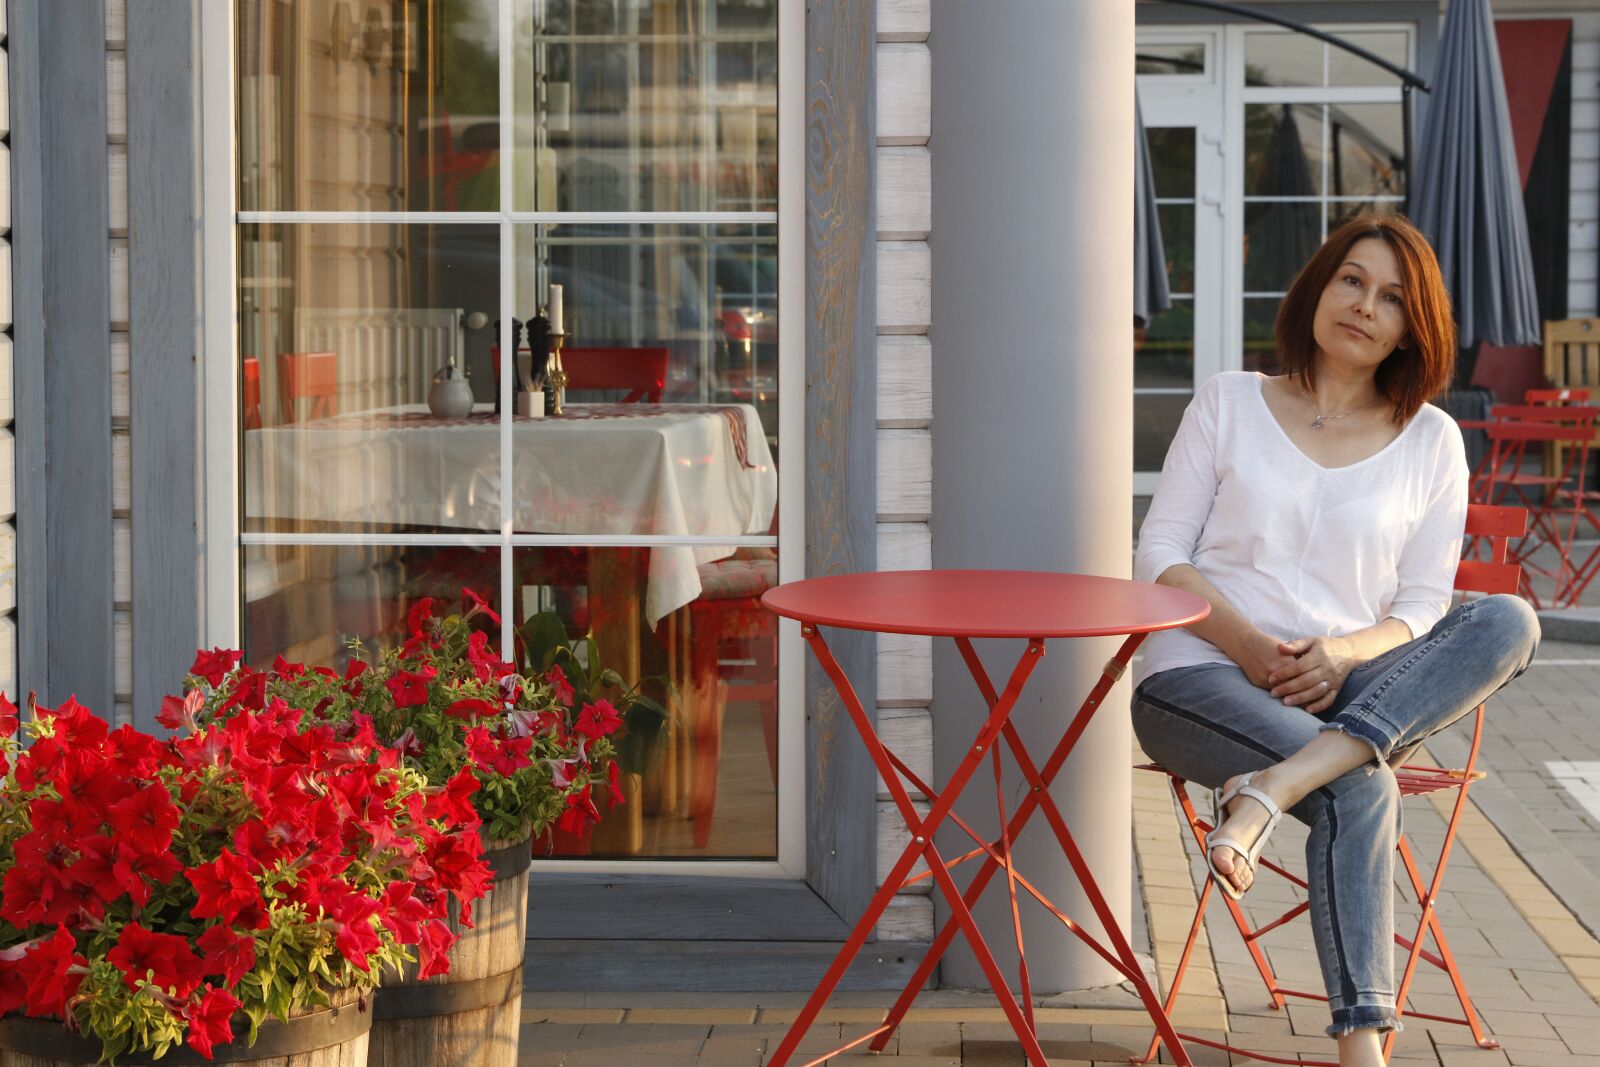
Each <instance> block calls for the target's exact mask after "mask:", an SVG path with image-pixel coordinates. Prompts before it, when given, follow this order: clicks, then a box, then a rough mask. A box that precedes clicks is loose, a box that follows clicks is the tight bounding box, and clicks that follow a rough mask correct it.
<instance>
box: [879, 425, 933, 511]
mask: <svg viewBox="0 0 1600 1067" xmlns="http://www.w3.org/2000/svg"><path fill="white" fill-rule="evenodd" d="M878 482H879V484H878V518H879V520H880V521H899V522H908V521H910V522H916V521H925V520H926V519H927V518H928V516H929V515H930V514H932V512H933V437H932V435H931V434H930V433H929V432H928V431H927V430H879V431H878Z"/></svg>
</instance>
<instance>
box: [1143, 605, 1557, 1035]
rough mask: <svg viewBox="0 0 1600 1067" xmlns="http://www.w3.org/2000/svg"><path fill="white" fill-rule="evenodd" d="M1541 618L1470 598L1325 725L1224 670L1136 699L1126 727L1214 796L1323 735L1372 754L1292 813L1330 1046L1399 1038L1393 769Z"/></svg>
mask: <svg viewBox="0 0 1600 1067" xmlns="http://www.w3.org/2000/svg"><path fill="white" fill-rule="evenodd" d="M1538 644H1539V620H1538V617H1537V616H1535V615H1534V613H1533V610H1532V609H1531V608H1529V607H1528V605H1527V603H1526V602H1524V601H1523V600H1522V599H1521V598H1519V597H1514V596H1491V597H1485V598H1483V599H1481V600H1472V601H1468V602H1467V603H1465V604H1463V605H1461V606H1460V607H1458V608H1455V609H1454V610H1452V611H1451V612H1450V613H1449V614H1447V615H1446V616H1445V617H1444V618H1443V619H1441V620H1439V623H1438V625H1436V626H1435V627H1434V628H1433V629H1432V630H1430V631H1428V632H1427V633H1426V634H1423V635H1422V636H1421V637H1418V638H1416V639H1415V640H1413V641H1410V642H1407V643H1406V644H1403V645H1401V646H1399V647H1398V648H1394V649H1391V650H1389V651H1388V652H1385V653H1384V654H1383V655H1381V656H1378V657H1376V658H1375V659H1372V660H1369V661H1368V662H1366V663H1363V664H1362V665H1361V666H1359V667H1357V668H1355V669H1354V670H1353V671H1351V672H1350V675H1349V677H1347V678H1346V679H1345V682H1344V685H1343V686H1341V687H1340V689H1339V695H1338V697H1337V698H1336V699H1335V701H1334V703H1333V705H1332V706H1331V707H1330V708H1328V710H1327V711H1325V712H1323V713H1322V715H1321V716H1314V715H1311V714H1309V713H1308V712H1305V711H1302V710H1300V709H1299V708H1291V707H1287V706H1285V705H1284V704H1283V702H1282V701H1280V700H1275V699H1273V698H1272V697H1271V696H1270V695H1269V694H1268V693H1267V691H1266V690H1265V689H1260V688H1257V687H1256V686H1254V685H1252V684H1251V683H1250V680H1249V679H1248V678H1246V677H1245V674H1244V671H1242V670H1240V669H1239V667H1237V666H1236V665H1234V664H1233V663H1203V664H1200V665H1198V666H1193V667H1179V668H1177V669H1174V670H1170V671H1162V672H1161V673H1160V674H1154V675H1151V676H1150V677H1149V678H1146V679H1145V680H1144V682H1143V683H1142V684H1141V685H1140V686H1139V688H1138V689H1137V690H1136V691H1135V692H1134V695H1133V728H1134V732H1135V733H1136V734H1138V736H1139V743H1140V744H1141V745H1142V746H1143V747H1144V750H1145V752H1146V753H1147V754H1148V755H1149V756H1150V757H1151V758H1152V759H1154V760H1156V761H1157V762H1158V763H1160V764H1161V765H1162V766H1163V767H1166V768H1167V769H1168V770H1170V771H1172V772H1173V773H1174V774H1177V775H1179V776H1181V777H1183V778H1186V779H1188V780H1189V781H1192V782H1196V783H1198V784H1200V785H1203V786H1219V785H1221V784H1222V783H1223V782H1224V781H1225V780H1227V779H1228V778H1231V777H1233V776H1234V775H1236V774H1242V773H1243V772H1245V771H1254V770H1260V769H1261V768H1263V767H1267V766H1270V765H1271V764H1274V763H1277V762H1279V761H1281V760H1283V759H1286V758H1287V757H1289V756H1290V755H1292V754H1294V753H1295V752H1297V751H1298V750H1299V749H1300V748H1301V747H1302V746H1304V745H1305V744H1306V743H1307V742H1308V741H1310V740H1311V739H1312V738H1313V737H1315V736H1316V735H1317V734H1318V733H1319V732H1321V731H1324V730H1340V731H1343V732H1344V733H1346V734H1348V735H1350V736H1352V737H1355V738H1359V739H1360V740H1362V741H1365V742H1366V743H1368V744H1370V745H1371V746H1372V747H1373V750H1374V753H1375V758H1374V760H1373V761H1372V762H1371V763H1369V764H1367V765H1365V766H1363V767H1360V768H1357V769H1356V770H1353V771H1351V772H1349V773H1348V774H1345V775H1343V776H1342V777H1340V778H1338V779H1335V780H1334V781H1332V782H1329V783H1328V784H1327V785H1325V786H1323V787H1322V788H1320V789H1317V790H1314V791H1313V792H1312V793H1311V794H1310V795H1309V796H1307V797H1306V798H1305V799H1304V800H1303V801H1301V802H1300V803H1299V804H1297V805H1295V807H1293V808H1292V809H1290V810H1289V814H1290V815H1292V816H1293V817H1295V818H1296V819H1299V820H1300V821H1301V822H1303V823H1305V824H1306V825H1307V826H1309V827H1310V828H1311V833H1310V837H1309V838H1308V840H1307V841H1306V868H1307V881H1308V882H1309V883H1310V890H1309V897H1310V901H1311V925H1312V931H1313V936H1314V938H1315V941H1316V946H1317V958H1318V960H1319V961H1320V963H1321V965H1322V980H1323V983H1324V984H1325V985H1326V987H1327V992H1328V1007H1329V1009H1330V1010H1331V1011H1332V1013H1333V1025H1332V1026H1330V1027H1329V1028H1328V1033H1329V1035H1330V1036H1334V1037H1337V1036H1339V1035H1341V1034H1345V1033H1349V1032H1350V1031H1352V1030H1358V1029H1363V1028H1369V1027H1372V1028H1377V1029H1379V1030H1392V1029H1398V1028H1399V1022H1398V1020H1397V1018H1396V1016H1395V1003H1394V994H1395V987H1394V949H1393V946H1394V899H1393V898H1394V892H1393V884H1394V853H1395V844H1396V841H1397V840H1398V837H1399V833H1400V792H1399V787H1398V785H1397V784H1396V782H1395V777H1394V772H1393V771H1391V770H1390V768H1389V761H1391V760H1394V761H1395V762H1399V760H1398V759H1396V757H1404V756H1405V755H1406V754H1407V753H1408V752H1409V751H1410V750H1411V749H1413V748H1415V747H1416V746H1417V745H1419V744H1421V743H1422V742H1423V741H1425V740H1426V739H1427V738H1428V737H1429V736H1430V735H1432V734H1434V733H1437V732H1438V731H1440V730H1442V729H1444V728H1445V727H1447V726H1449V725H1450V724H1451V723H1453V722H1455V721H1456V720H1457V719H1459V718H1461V717H1462V716H1463V715H1465V714H1467V713H1468V712H1469V711H1471V710H1473V709H1474V708H1476V707H1477V706H1478V705H1479V704H1480V703H1482V702H1483V701H1484V700H1485V699H1486V698H1487V697H1489V696H1490V695H1491V694H1493V693H1494V692H1495V691H1497V690H1498V689H1500V687H1502V686H1504V685H1505V684H1506V683H1507V682H1509V681H1511V679H1513V678H1515V677H1517V675H1519V674H1521V673H1522V672H1523V671H1525V670H1526V669H1527V668H1528V665H1529V664H1530V663H1532V662H1533V655H1534V651H1535V649H1537V647H1538Z"/></svg>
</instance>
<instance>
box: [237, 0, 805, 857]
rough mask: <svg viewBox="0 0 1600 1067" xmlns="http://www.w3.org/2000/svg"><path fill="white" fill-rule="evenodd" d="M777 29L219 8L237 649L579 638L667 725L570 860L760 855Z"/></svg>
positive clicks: (450, 13)
mask: <svg viewBox="0 0 1600 1067" xmlns="http://www.w3.org/2000/svg"><path fill="white" fill-rule="evenodd" d="M778 6H779V0H608V2H606V3H603V4H594V3H587V2H584V0H396V2H393V3H389V2H384V3H369V2H361V3H356V2H352V0H295V2H292V3H291V2H288V0H235V37H236V42H235V43H236V72H237V101H238V102H237V113H236V116H235V117H236V122H237V131H236V144H237V160H236V163H237V173H238V184H237V188H236V205H237V208H238V210H239V217H238V229H237V248H238V261H237V276H236V277H237V301H238V336H239V350H238V352H237V353H236V358H237V359H238V361H239V366H238V381H239V395H238V397H237V404H238V407H237V415H238V425H239V432H240V435H241V441H240V448H239V472H238V476H239V487H240V498H241V500H240V515H241V521H242V530H241V541H242V544H241V553H240V565H241V590H242V592H241V599H242V604H241V616H242V618H241V622H242V629H241V633H242V640H243V644H244V648H245V652H246V655H247V657H248V659H249V660H250V661H251V662H257V663H259V662H267V661H270V660H271V659H272V658H273V657H274V656H276V655H279V654H283V655H286V656H289V657H290V658H293V659H300V660H303V661H306V662H310V663H317V664H328V665H331V666H335V667H338V666H341V665H342V664H343V662H344V661H345V660H346V659H347V658H348V656H349V655H350V654H351V648H352V645H353V643H355V642H360V643H361V644H362V645H364V646H366V647H369V648H370V647H373V646H375V645H383V644H386V643H389V642H394V641H397V640H399V639H401V638H403V637H404V633H403V625H404V619H405V615H406V611H407V609H408V607H409V605H410V604H411V603H412V602H413V601H414V600H415V599H416V598H418V597H422V596H432V597H435V598H443V599H445V600H450V599H452V598H454V597H457V596H459V591H460V589H461V588H462V587H463V586H465V587H470V588H472V589H474V590H477V591H479V592H480V593H481V594H483V595H484V597H485V599H487V600H488V601H489V602H490V603H491V604H493V605H494V606H495V607H496V609H497V610H498V611H499V612H500V613H501V615H502V616H503V618H504V620H505V623H504V627H503V629H502V633H501V638H502V640H503V642H504V647H505V648H506V649H507V650H511V651H512V652H513V653H514V654H516V655H522V656H527V657H530V658H531V657H532V656H534V655H535V654H536V653H535V650H536V649H538V648H541V647H542V646H543V644H547V643H548V642H549V641H551V640H554V639H557V638H560V639H564V640H566V641H568V642H571V643H574V644H578V643H580V642H581V640H582V639H583V638H585V637H590V638H592V643H590V644H586V645H584V646H583V647H585V648H593V649H595V650H596V654H598V655H600V656H601V657H602V658H603V659H604V662H605V665H606V666H608V667H613V668H615V669H616V670H617V671H618V672H619V673H620V674H621V676H622V677H623V679H624V681H625V682H626V683H628V685H630V686H634V685H637V686H638V687H639V688H640V691H642V692H646V693H648V694H650V695H651V696H652V697H654V698H655V701H656V702H657V703H659V704H660V705H661V706H663V707H665V708H666V709H668V719H667V721H666V722H665V723H662V724H661V725H660V727H659V729H657V730H653V731H651V732H650V734H649V736H641V737H639V738H637V739H635V741H636V743H635V744H633V745H631V746H630V747H629V751H630V753H631V756H630V761H629V764H628V768H627V770H628V773H629V775H630V777H629V779H628V781H629V784H630V787H631V788H632V789H633V790H634V792H635V795H636V798H637V800H638V802H637V803H634V804H628V805H625V806H623V807H620V808H617V809H615V810H614V812H612V813H610V814H608V816H607V817H606V819H605V821H604V822H603V823H602V824H601V825H600V826H599V827H598V828H597V829H596V831H595V832H594V834H593V835H592V837H591V838H586V839H585V840H583V841H563V842H560V843H559V851H561V852H562V853H563V854H568V855H587V856H592V857H605V858H704V859H754V860H771V859H775V858H776V857H777V837H778V835H777V825H778V810H777V796H778V790H777V782H778V775H779V770H780V766H781V764H780V760H779V758H778V755H779V754H778V749H777V738H778V730H777V711H778V700H777V694H778V686H777V671H778V662H777V628H776V622H775V620H774V619H773V617H772V616H771V615H770V614H768V613H766V612H764V611H762V610H761V609H760V608H759V605H758V603H757V598H758V597H759V595H760V593H761V592H762V591H763V590H764V589H765V588H767V587H769V586H770V585H772V584H775V583H776V581H777V566H778V553H779V546H778V539H777V536H776V534H777V512H778V466H777V464H778V452H779V448H780V441H779V439H778V426H779V406H780V396H779V388H778V383H779V375H778V366H779V353H778V346H777V335H778V315H779V311H780V309H779V307H778V278H777V263H778V236H777V231H778V226H777V219H778V216H777V204H778V169H777V159H778V153H777V143H778V134H777V131H778V124H777V120H778V113H777V111H778V108H777V104H778V90H777V66H778V33H777V26H778ZM556 353H559V354H558V355H556ZM556 360H559V363H560V369H561V370H562V371H563V372H564V373H565V375H566V379H567V381H566V389H565V394H564V398H565V404H564V411H563V414H562V415H561V416H560V417H557V416H556V415H555V414H554V413H553V412H551V411H546V410H545V405H544V403H542V401H543V399H544V396H545V393H544V392H543V391H539V390H542V388H543V387H544V386H545V385H546V384H552V385H553V381H552V382H550V383H547V382H546V378H547V371H550V370H554V369H556ZM452 375H458V376H460V377H461V378H462V379H464V380H463V381H462V382H461V383H456V384H455V385H453V386H452V388H449V389H440V388H437V386H438V385H439V381H438V380H439V379H440V378H441V377H446V378H448V377H450V376H452ZM552 392H553V390H552ZM530 393H531V394H532V395H531V397H530V395H529V394H530Z"/></svg>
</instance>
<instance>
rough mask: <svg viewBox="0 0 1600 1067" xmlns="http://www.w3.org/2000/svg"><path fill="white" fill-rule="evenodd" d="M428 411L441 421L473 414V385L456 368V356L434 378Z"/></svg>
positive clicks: (429, 391) (429, 393)
mask: <svg viewBox="0 0 1600 1067" xmlns="http://www.w3.org/2000/svg"><path fill="white" fill-rule="evenodd" d="M428 410H429V411H431V412H433V415H434V417H435V418H439V419H459V418H461V417H462V416H465V415H470V414H472V383H471V382H469V381H468V380H467V376H466V375H464V374H462V373H461V371H460V369H459V368H457V367H456V360H455V357H454V356H451V357H450V360H449V362H447V363H446V364H445V365H444V367H443V368H441V369H440V370H439V371H438V373H436V374H435V375H434V376H433V388H431V389H429V390H428Z"/></svg>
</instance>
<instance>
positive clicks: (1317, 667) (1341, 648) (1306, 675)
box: [1245, 635, 1361, 715]
mask: <svg viewBox="0 0 1600 1067" xmlns="http://www.w3.org/2000/svg"><path fill="white" fill-rule="evenodd" d="M1257 649H1258V652H1257V654H1256V655H1255V656H1254V657H1251V658H1252V662H1251V663H1249V664H1248V665H1246V666H1245V674H1246V675H1247V676H1248V677H1249V678H1250V681H1251V682H1253V683H1254V684H1256V685H1258V686H1260V687H1261V688H1262V689H1265V690H1267V691H1268V692H1269V693H1271V694H1272V697H1273V699H1275V700H1281V701H1283V703H1284V704H1285V705H1286V706H1288V707H1291V708H1301V709H1303V710H1305V711H1308V712H1310V713H1311V714H1312V715H1320V714H1322V713H1323V712H1324V711H1327V710H1328V708H1330V707H1332V706H1333V702H1334V700H1335V698H1337V697H1338V695H1339V687H1340V686H1342V685H1344V680H1345V679H1346V678H1347V677H1349V675H1350V672H1351V671H1352V670H1354V669H1355V668H1356V667H1357V666H1359V665H1360V663H1361V660H1360V658H1359V657H1358V656H1357V655H1356V653H1355V649H1354V647H1353V646H1352V644H1351V642H1350V641H1349V640H1348V639H1346V638H1343V637H1299V638H1296V639H1294V640H1292V641H1279V640H1277V639H1275V638H1272V637H1266V636H1265V635H1263V637H1262V638H1261V640H1260V641H1258V642H1257Z"/></svg>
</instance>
